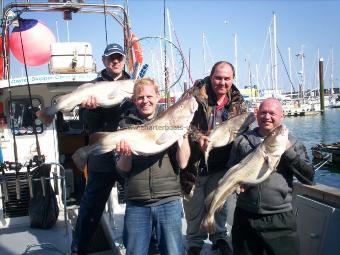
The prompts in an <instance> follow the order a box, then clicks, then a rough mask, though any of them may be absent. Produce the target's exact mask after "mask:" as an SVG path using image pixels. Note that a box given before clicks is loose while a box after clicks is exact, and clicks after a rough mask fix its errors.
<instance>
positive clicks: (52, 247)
mask: <svg viewBox="0 0 340 255" xmlns="http://www.w3.org/2000/svg"><path fill="white" fill-rule="evenodd" d="M0 231H1V235H0V254H1V255H18V254H51V255H54V254H66V253H67V252H69V250H70V245H71V241H72V229H71V224H70V221H67V224H66V225H65V222H64V215H63V213H62V212H61V213H60V214H59V218H58V221H57V223H56V224H55V225H54V226H53V227H52V228H51V229H46V230H45V229H33V228H30V226H29V219H28V217H20V220H19V219H15V218H12V219H11V223H10V224H9V225H7V226H6V227H4V228H0Z"/></svg>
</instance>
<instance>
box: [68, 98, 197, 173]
mask: <svg viewBox="0 0 340 255" xmlns="http://www.w3.org/2000/svg"><path fill="white" fill-rule="evenodd" d="M197 107H198V104H197V102H196V100H195V98H193V97H190V98H184V99H182V100H180V101H178V102H176V103H175V104H174V105H172V106H171V107H169V108H168V109H167V110H166V111H164V112H162V113H161V114H160V115H159V116H158V117H157V118H156V119H155V120H153V121H150V122H148V123H147V124H144V125H139V126H132V127H130V128H127V129H122V130H118V131H116V132H107V133H97V134H100V138H99V139H98V140H97V142H95V143H94V144H92V145H89V146H85V147H81V148H79V149H78V150H77V151H76V152H75V153H74V154H73V156H72V159H73V161H74V163H75V164H76V165H77V167H78V168H79V169H83V167H84V165H85V164H86V162H87V157H88V156H89V155H90V154H95V155H98V154H103V153H106V152H109V151H112V150H113V149H115V147H116V144H117V143H118V142H119V141H121V140H123V139H124V140H126V141H127V142H128V143H129V144H130V146H131V151H132V153H133V154H135V155H152V154H157V153H159V152H161V151H163V150H165V149H166V148H168V147H170V146H171V145H172V144H173V143H175V142H176V141H178V140H180V139H182V138H183V135H184V134H186V133H187V131H188V128H189V126H190V122H191V120H192V118H193V116H194V113H195V111H196V110H197Z"/></svg>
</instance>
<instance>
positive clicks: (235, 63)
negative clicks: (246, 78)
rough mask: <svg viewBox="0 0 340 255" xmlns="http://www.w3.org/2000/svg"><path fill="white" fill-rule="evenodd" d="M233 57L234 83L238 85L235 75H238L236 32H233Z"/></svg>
mask: <svg viewBox="0 0 340 255" xmlns="http://www.w3.org/2000/svg"><path fill="white" fill-rule="evenodd" d="M233 35H234V54H235V55H234V58H235V60H234V61H235V62H234V68H235V74H236V75H235V85H236V86H237V87H238V78H237V75H238V66H237V64H238V63H237V34H236V33H234V34H233Z"/></svg>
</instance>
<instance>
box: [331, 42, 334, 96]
mask: <svg viewBox="0 0 340 255" xmlns="http://www.w3.org/2000/svg"><path fill="white" fill-rule="evenodd" d="M331 57H332V62H331V95H332V96H333V89H334V77H333V75H334V73H333V72H334V58H333V57H334V55H333V48H332V49H331Z"/></svg>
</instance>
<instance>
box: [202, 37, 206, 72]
mask: <svg viewBox="0 0 340 255" xmlns="http://www.w3.org/2000/svg"><path fill="white" fill-rule="evenodd" d="M202 44H203V65H204V75H205V74H206V73H207V63H206V56H205V34H204V32H203V33H202Z"/></svg>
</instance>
